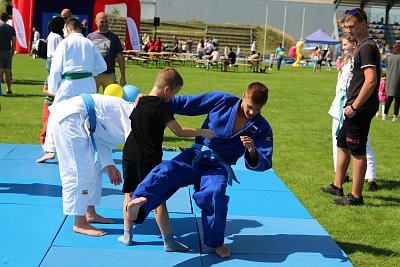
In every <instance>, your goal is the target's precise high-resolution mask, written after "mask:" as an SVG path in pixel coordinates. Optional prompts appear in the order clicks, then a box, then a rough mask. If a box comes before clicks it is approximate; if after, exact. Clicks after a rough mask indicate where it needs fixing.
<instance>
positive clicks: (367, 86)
mask: <svg viewBox="0 0 400 267" xmlns="http://www.w3.org/2000/svg"><path fill="white" fill-rule="evenodd" d="M363 71H364V77H365V81H364V84H363V86H362V87H361V90H360V93H359V94H358V96H357V98H356V100H354V102H353V104H351V105H350V106H347V107H346V108H345V109H344V114H345V115H346V117H349V118H352V117H354V116H355V115H356V113H357V110H358V109H359V108H360V107H362V105H363V104H364V103H365V102H366V101H367V100H368V98H369V97H370V96H371V94H372V92H373V91H374V88H375V86H376V83H377V77H376V71H375V67H366V68H364V69H363Z"/></svg>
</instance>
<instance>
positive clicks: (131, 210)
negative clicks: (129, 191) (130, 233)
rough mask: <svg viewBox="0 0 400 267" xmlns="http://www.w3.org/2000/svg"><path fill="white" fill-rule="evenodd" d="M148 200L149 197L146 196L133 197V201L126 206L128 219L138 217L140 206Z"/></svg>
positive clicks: (133, 219) (132, 219)
mask: <svg viewBox="0 0 400 267" xmlns="http://www.w3.org/2000/svg"><path fill="white" fill-rule="evenodd" d="M146 202H147V198H145V197H138V198H135V199H132V201H131V202H129V204H128V206H126V212H127V215H128V219H129V220H131V221H135V220H136V219H137V216H138V213H139V210H140V207H141V206H142V205H143V204H144V203H146Z"/></svg>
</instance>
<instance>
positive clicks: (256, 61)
mask: <svg viewBox="0 0 400 267" xmlns="http://www.w3.org/2000/svg"><path fill="white" fill-rule="evenodd" d="M249 59H250V60H249V63H250V64H251V65H252V67H253V72H258V67H259V66H260V60H261V55H260V53H255V54H252V55H250V56H249Z"/></svg>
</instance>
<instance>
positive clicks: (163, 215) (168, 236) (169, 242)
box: [155, 203, 189, 252]
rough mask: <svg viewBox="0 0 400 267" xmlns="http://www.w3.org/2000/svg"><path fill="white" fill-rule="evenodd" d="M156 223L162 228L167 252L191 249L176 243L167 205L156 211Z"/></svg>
mask: <svg viewBox="0 0 400 267" xmlns="http://www.w3.org/2000/svg"><path fill="white" fill-rule="evenodd" d="M155 213H156V221H157V224H158V227H159V228H160V231H161V235H162V238H163V240H164V250H165V251H167V252H179V251H186V250H188V249H189V248H188V247H187V246H186V245H184V244H182V243H180V242H178V241H176V240H175V239H174V235H173V234H172V230H171V221H170V220H169V215H168V209H167V205H166V204H165V203H163V204H161V205H160V206H158V207H157V208H156V209H155Z"/></svg>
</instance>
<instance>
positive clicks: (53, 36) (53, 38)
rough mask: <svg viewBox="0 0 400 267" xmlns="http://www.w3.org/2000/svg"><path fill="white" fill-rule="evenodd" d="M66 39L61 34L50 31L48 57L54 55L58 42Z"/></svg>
mask: <svg viewBox="0 0 400 267" xmlns="http://www.w3.org/2000/svg"><path fill="white" fill-rule="evenodd" d="M62 40H64V39H63V38H62V36H61V35H59V34H57V33H54V32H50V34H49V36H48V37H47V57H52V56H53V55H54V52H55V51H56V48H57V46H58V44H59V43H60V42H61V41H62Z"/></svg>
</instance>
